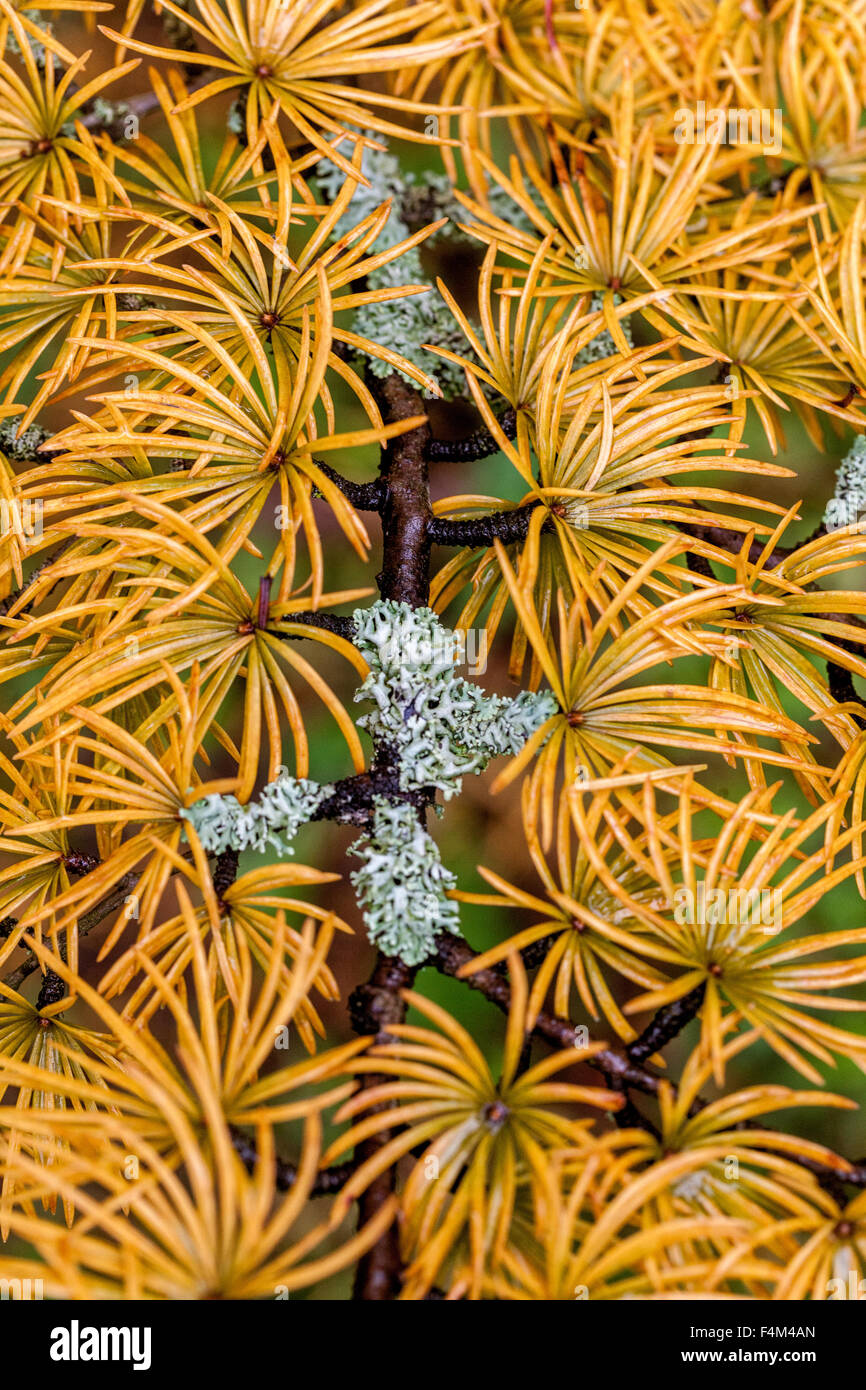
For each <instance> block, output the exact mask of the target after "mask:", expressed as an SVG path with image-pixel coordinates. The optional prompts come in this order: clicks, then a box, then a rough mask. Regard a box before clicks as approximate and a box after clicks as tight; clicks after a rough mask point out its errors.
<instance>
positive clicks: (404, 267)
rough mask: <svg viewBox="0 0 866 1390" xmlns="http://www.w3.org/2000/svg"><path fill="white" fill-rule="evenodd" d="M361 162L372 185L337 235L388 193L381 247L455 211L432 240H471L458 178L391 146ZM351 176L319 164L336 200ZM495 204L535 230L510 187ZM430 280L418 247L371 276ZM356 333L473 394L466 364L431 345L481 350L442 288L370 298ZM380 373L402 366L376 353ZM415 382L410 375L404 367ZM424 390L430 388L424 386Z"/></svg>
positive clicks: (376, 284) (456, 391)
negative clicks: (407, 163)
mask: <svg viewBox="0 0 866 1390" xmlns="http://www.w3.org/2000/svg"><path fill="white" fill-rule="evenodd" d="M366 134H367V135H368V136H370V137H371V138H373V139H376V140H379V141H381V140H382V136H381V135H377V134H376V133H375V132H373V131H367V132H366ZM361 167H362V170H363V173H364V177H365V178H366V179H368V180H369V187H364V186H363V185H362V184H358V185H357V187H356V188H355V191H354V192H353V194H352V197H351V199H350V200H349V204H348V207H347V208H346V211H345V212H344V213H343V215H342V216H341V217H340V218H339V220H338V221H337V223H336V225H335V227H334V232H333V236H334V238H338V237H341V236H345V235H346V234H347V233H348V232H350V231H351V230H352V229H353V228H354V227H356V226H357V225H358V223H359V222H360V221H362V220H363V218H365V217H367V216H369V214H370V213H372V212H375V211H376V210H377V209H378V208H380V207H381V206H382V204H383V203H385V202H386V201H387V200H388V199H391V200H392V206H391V211H390V213H389V216H388V220H387V221H386V223H385V225H384V227H383V228H382V230H381V231H380V233H379V235H378V237H377V238H376V243H375V250H376V251H386V250H390V248H391V247H394V246H396V245H398V243H399V242H401V241H403V240H404V239H405V238H406V237H408V236H409V234H410V227H409V224H410V223H411V224H412V226H418V225H423V224H424V223H429V222H436V221H438V220H439V219H440V218H442V217H447V218H448V219H449V223H448V225H447V226H446V227H444V228H442V230H441V231H440V232H438V233H437V234H436V237H434V238H431V239H430V242H428V244H432V242H433V241H435V240H436V239H437V238H443V237H444V238H447V239H449V240H455V239H464V238H465V233H463V232H462V231H461V230H460V228H459V227H458V226H457V223H458V221H462V222H467V223H468V222H471V221H472V220H473V219H472V217H471V215H470V214H469V213H468V212H467V210H466V209H465V208H463V207H461V205H460V204H459V203H458V202H457V200H456V199H455V197H454V190H453V187H452V184H451V180H450V179H449V178H448V177H447V175H445V174H437V173H431V172H425V173H420V174H419V173H415V172H413V171H411V170H404V169H402V168H401V167H400V161H399V160H398V159H397V158H396V157H395V156H394V155H392V154H391V153H390V152H389V151H388V150H375V149H371V148H370V147H369V146H365V148H364V151H363V154H362V159H361ZM345 178H346V176H345V174H344V173H343V171H342V169H340V168H338V166H337V165H336V164H334V163H333V162H332V161H330V160H321V161H320V163H319V164H317V165H316V179H317V182H318V185H319V191H320V192H321V194H322V195H323V196H324V197H325V198H326V199H327V200H328V201H329V202H334V201H335V199H336V197H337V195H338V194H339V192H340V190H341V188H342V187H343V185H344V183H345ZM490 204H491V208H492V209H494V210H495V212H496V214H497V215H498V216H500V217H503V218H504V219H505V220H507V221H509V222H510V223H511V225H513V226H518V225H519V226H521V227H524V224H525V229H526V230H531V224H530V223H529V221H528V219H527V218H526V217H525V214H524V213H523V212H522V211H521V209H520V208H519V207H518V206H517V204H516V203H514V201H513V200H512V199H511V198H510V197H509V196H508V194H507V192H506V191H505V190H504V189H501V188H499V187H498V186H494V187H491V190H490ZM427 279H429V276H428V275H427V274H426V273H425V271H424V269H423V266H422V263H421V257H420V255H419V253H418V250H417V249H416V248H414V247H412V248H410V249H409V250H408V251H406V252H404V254H403V255H402V256H400V257H399V259H398V260H396V261H391V262H389V263H388V264H387V265H383V266H380V267H379V269H378V270H375V271H372V272H371V274H370V275H369V276H368V277H367V286H368V288H369V289H371V290H376V289H383V288H392V287H393V286H396V285H405V284H411V283H416V284H417V283H423V282H424V281H425V280H427ZM353 328H354V331H355V332H356V333H357V334H358V335H359V336H360V337H363V338H367V339H369V340H370V341H371V342H374V343H376V344H378V346H380V347H385V348H390V349H391V350H392V351H394V352H399V353H400V354H402V356H403V357H406V358H408V360H409V361H410V362H413V363H414V364H415V366H417V367H421V368H422V370H423V371H425V372H427V373H428V375H430V376H433V377H435V379H436V381H437V383H438V385H439V387H440V389H441V390H442V393H443V395H444V396H445V397H446V399H453V398H454V397H456V396H466V395H467V386H466V377H465V374H464V371H463V368H462V367H460V366H458V365H457V363H454V362H451V361H449V360H448V359H447V358H445V357H438V356H437V355H435V354H433V353H431V352H429V351H428V350H427V349H426V348H425V347H424V344H425V343H435V345H436V346H437V347H439V348H444V349H446V350H448V351H450V352H454V353H457V354H459V355H460V356H462V357H465V358H467V359H468V360H469V361H472V360H474V356H475V354H474V353H473V352H472V349H471V347H470V346H469V344H468V343H467V341H466V335H465V334H464V332H463V330H462V329H461V327H460V325H459V324H458V323H457V321H456V320H455V318H454V316H453V315H452V313H451V310H450V309H449V308H448V305H447V304H446V303H445V300H444V299H443V298H442V296H441V294H440V293H439V291H438V290H435V289H432V288H431V289H429V290H427V291H425V293H423V294H416V295H411V296H409V297H408V298H406V299H390V300H388V301H386V302H385V303H375V302H374V303H369V304H363V305H361V307H360V308H359V309H358V312H357V314H356V316H355V321H354V324H353ZM367 366H368V367H369V370H370V371H371V372H372V374H373V375H374V376H379V377H385V376H390V375H391V373H392V372H393V371H394V368H393V366H392V365H391V363H390V362H388V361H386V360H385V359H384V358H380V357H371V358H370V359H369V361H368V362H367ZM400 375H402V376H404V379H405V380H407V381H408V380H410V378H409V377H407V376H406V375H405V373H400ZM422 394H425V393H423V392H422Z"/></svg>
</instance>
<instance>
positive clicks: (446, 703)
mask: <svg viewBox="0 0 866 1390" xmlns="http://www.w3.org/2000/svg"><path fill="white" fill-rule="evenodd" d="M355 628H356V632H357V645H358V648H359V650H360V651H361V652H362V653H363V655H364V656H365V657H366V659H367V661H368V663H369V666H370V674H369V675H368V676H367V678H366V680H365V681H364V683H363V685H361V686H360V687H359V689H358V690H357V691H356V693H355V699H356V700H358V701H364V702H369V703H371V704H372V705H373V707H374V708H373V709H372V710H371V712H370V713H369V714H365V715H363V716H362V717H361V718H360V719H359V720H358V724H359V726H360V727H361V728H363V729H366V730H367V732H368V733H369V734H370V736H371V737H372V738H373V740H374V741H375V742H377V743H382V744H385V745H387V746H388V747H389V748H393V749H394V751H395V753H396V755H397V757H398V759H399V764H400V784H401V786H402V787H403V788H404V789H405V790H406V791H411V790H417V789H419V788H421V787H435V788H436V789H437V791H440V792H441V793H442V795H443V797H444V798H445V800H446V801H447V800H449V799H450V798H451V797H452V796H454V795H455V794H456V793H457V792H459V791H460V788H461V786H462V779H463V777H464V776H466V774H467V773H470V772H475V773H478V772H482V771H483V770H484V768H485V767H486V766H487V764H488V763H489V762H490V760H491V758H495V757H499V756H502V755H504V754H509V753H511V754H514V753H518V752H519V751H520V749H521V748H522V747H523V745H524V744H525V742H526V740H527V739H528V738H529V737H530V735H531V734H533V733H534V732H535V730H536V729H537V728H538V727H539V726H540V725H541V724H542V723H543V722H544V720H545V719H547V718H548V717H549V716H550V715H551V714H553V713H554V712H555V710H556V701H555V699H554V698H553V696H552V695H551V694H550V693H549V692H548V691H545V692H543V693H542V694H534V693H532V692H531V691H528V690H522V691H521V692H520V694H519V695H517V696H516V697H514V698H513V699H512V698H508V697H505V696H502V695H487V694H485V692H484V691H483V690H482V689H481V687H480V686H478V685H475V684H473V683H472V682H470V681H467V680H465V679H464V678H463V677H462V676H459V675H458V674H457V671H456V668H455V641H454V634H453V633H452V632H451V631H450V630H449V629H448V628H446V627H443V625H442V624H441V623H440V621H439V619H438V618H437V616H436V614H435V613H434V612H433V611H432V609H430V608H411V607H410V606H409V604H407V603H396V602H394V601H393V600H390V599H387V600H383V599H380V600H378V601H377V602H376V603H373V604H371V605H370V607H369V608H366V609H361V610H359V611H358V612H357V613H356V614H355Z"/></svg>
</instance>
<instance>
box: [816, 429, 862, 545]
mask: <svg viewBox="0 0 866 1390" xmlns="http://www.w3.org/2000/svg"><path fill="white" fill-rule="evenodd" d="M861 518H866V435H862V434H859V435H858V436H857V438H856V439H855V440H854V443H853V444H852V445H851V448H850V449H849V450H848V452H847V454H846V455H845V457H844V458H843V460H842V462H841V463H840V464H839V468H838V471H837V473H836V490H835V492H834V494H833V496H832V497H831V498H830V501H829V502H828V503H827V506H826V509H825V511H824V525H825V526H826V528H827V530H828V531H835V530H836V529H837V528H838V527H840V526H852V525H853V524H854V523H855V522H857V523H859V525H860V527H861V528H864V529H866V521H864V520H861Z"/></svg>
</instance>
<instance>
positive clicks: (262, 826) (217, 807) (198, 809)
mask: <svg viewBox="0 0 866 1390" xmlns="http://www.w3.org/2000/svg"><path fill="white" fill-rule="evenodd" d="M332 791H333V787H332V786H329V785H327V784H322V783H319V782H311V781H309V780H308V779H307V778H304V777H292V776H290V775H289V773H288V772H287V770H286V769H285V768H284V767H282V768H280V770H279V773H278V774H277V776H276V778H275V779H274V781H273V782H268V784H267V786H266V787H265V788H264V789H263V791H262V794H261V796H260V797H259V799H258V801H250V802H248V803H247V805H246V806H242V805H241V803H240V802H239V801H238V799H237V797H234V796H221V795H219V794H216V793H215V794H213V795H211V796H204V797H202V798H201V800H200V801H195V802H193V804H192V805H191V806H189V807H188V808H187V809H186V810H182V811H181V813H180V814H181V816H182V817H183V819H184V820H188V821H189V822H190V824H191V825H192V826H193V827H194V829H195V831H196V834H197V835H198V838H199V840H200V841H201V845H202V849H204V850H205V851H206V852H208V853H213V854H222V853H223V852H224V850H227V849H236V850H241V851H242V850H246V849H252V850H257V851H258V853H259V854H263V853H264V851H265V850H266V849H267V848H268V847H269V846H270V847H271V848H273V849H275V850H277V851H278V852H279V854H280V855H289V854H293V853H294V850H293V849H292V847H291V841H292V840H294V838H295V836H296V835H297V833H298V831H299V830H300V828H301V826H302V825H304V824H306V822H307V821H309V820H310V818H311V816H312V815H313V814H314V813H315V811H316V810H317V808H318V807H319V805H320V804H321V802H322V801H323V800H324V799H325V797H326V796H329V795H330V794H331V792H332Z"/></svg>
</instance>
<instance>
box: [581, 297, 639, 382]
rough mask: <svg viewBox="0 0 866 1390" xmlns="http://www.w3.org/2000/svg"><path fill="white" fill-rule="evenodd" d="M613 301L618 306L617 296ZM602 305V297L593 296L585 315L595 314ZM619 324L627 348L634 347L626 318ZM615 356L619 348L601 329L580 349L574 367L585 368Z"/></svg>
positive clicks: (629, 325)
mask: <svg viewBox="0 0 866 1390" xmlns="http://www.w3.org/2000/svg"><path fill="white" fill-rule="evenodd" d="M613 300H614V304H619V303H620V297H619V295H616V294H615V295H614V297H613ZM603 304H604V296H603V295H600V294H594V295H593V296H592V299H591V301H590V305H589V309H588V310H587V313H592V314H597V313H598V312H599V310H600V309H601V308H602V306H603ZM619 324H620V328H621V329H622V331H623V337H624V338H625V340H626V342H627V343H628V345H629V347H634V340H633V338H632V329H631V323H630V322H629V320H628V319H627V318H623V319H620V321H619ZM616 356H619V348H618V347H617V345H616V343H615V342H614V340H613V338H612V337H611V335H610V333H609V332H608V330H607V329H606V328H603V329H602V330H601V332H600V333H599V334H598V335H597V337H595V338H593V339H592V340H591V341H590V342H588V343H587V344H586V347H583V348H581V350H580V352H579V353H578V354H577V357H576V358H575V366H576V367H586V366H588V365H589V363H590V362H601V361H603V360H604V358H606V357H616Z"/></svg>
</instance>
